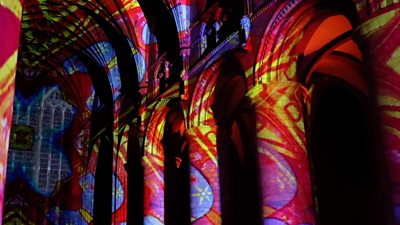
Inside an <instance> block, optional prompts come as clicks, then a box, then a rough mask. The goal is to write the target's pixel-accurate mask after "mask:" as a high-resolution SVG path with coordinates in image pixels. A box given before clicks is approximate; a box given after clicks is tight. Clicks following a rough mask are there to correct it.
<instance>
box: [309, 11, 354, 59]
mask: <svg viewBox="0 0 400 225" xmlns="http://www.w3.org/2000/svg"><path fill="white" fill-rule="evenodd" d="M351 29H352V26H351V24H350V22H349V21H348V19H347V18H346V17H344V16H343V15H337V16H332V17H329V18H328V19H326V20H325V21H323V22H322V23H321V24H320V26H319V27H318V28H317V29H316V31H315V33H314V34H313V36H312V37H311V39H310V41H309V42H308V44H307V46H306V48H305V49H304V55H309V54H311V53H313V52H315V51H317V50H318V49H320V48H322V47H323V46H324V45H326V44H327V43H329V42H330V41H332V40H333V39H335V38H336V37H338V36H339V35H341V34H343V33H345V32H347V31H349V30H351Z"/></svg>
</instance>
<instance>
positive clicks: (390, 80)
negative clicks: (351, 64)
mask: <svg viewBox="0 0 400 225" xmlns="http://www.w3.org/2000/svg"><path fill="white" fill-rule="evenodd" d="M399 24H400V6H399V5H394V7H393V8H392V10H387V11H385V12H382V13H381V14H378V15H376V16H374V17H372V18H370V19H368V20H367V21H365V22H364V23H362V24H361V26H360V29H359V34H360V36H361V37H362V39H363V40H362V41H361V42H362V44H365V45H366V47H367V49H368V51H366V52H367V54H368V55H367V58H368V59H370V60H371V62H373V63H371V64H370V68H371V70H372V71H371V74H372V75H373V78H374V82H375V91H376V94H377V103H378V113H379V116H380V120H381V121H380V122H381V126H382V129H381V131H382V138H383V140H382V141H383V148H384V151H385V156H386V160H387V171H388V176H389V180H390V184H391V186H392V187H391V191H392V193H391V194H392V203H393V207H394V215H395V220H396V223H400V176H399V174H398V171H400V157H399V156H400V89H399V88H398V84H399V83H400V47H399V43H400V28H399Z"/></svg>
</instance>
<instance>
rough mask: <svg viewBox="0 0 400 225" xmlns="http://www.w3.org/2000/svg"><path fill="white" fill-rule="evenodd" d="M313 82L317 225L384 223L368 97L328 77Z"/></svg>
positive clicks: (312, 140)
mask: <svg viewBox="0 0 400 225" xmlns="http://www.w3.org/2000/svg"><path fill="white" fill-rule="evenodd" d="M313 84H314V85H315V87H314V90H313V94H312V102H311V113H310V118H309V119H310V136H309V141H310V142H309V146H310V154H311V155H310V156H311V158H312V165H313V170H314V171H313V172H314V185H315V195H316V199H317V211H318V214H319V224H320V225H337V224H340V225H379V224H382V225H383V224H387V223H386V222H385V217H384V216H383V215H384V214H383V212H384V211H383V209H384V207H383V206H384V205H383V194H382V193H381V192H380V191H379V181H378V179H379V178H378V177H377V176H376V174H379V168H378V167H377V162H376V161H377V160H376V157H375V154H376V153H375V148H374V146H375V139H376V137H374V132H373V124H374V123H373V122H372V121H373V120H374V119H375V118H372V117H371V115H372V114H371V112H370V110H369V107H368V98H367V97H366V96H365V95H362V94H361V92H359V91H357V90H356V89H355V88H354V87H351V86H350V85H349V84H347V83H345V82H343V81H341V80H339V79H337V78H334V77H331V76H319V77H318V78H317V79H314V80H313Z"/></svg>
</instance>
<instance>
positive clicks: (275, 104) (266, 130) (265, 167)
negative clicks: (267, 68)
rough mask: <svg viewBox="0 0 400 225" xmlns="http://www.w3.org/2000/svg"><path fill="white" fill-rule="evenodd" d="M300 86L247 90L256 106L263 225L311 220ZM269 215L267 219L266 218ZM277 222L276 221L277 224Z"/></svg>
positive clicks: (272, 85)
mask: <svg viewBox="0 0 400 225" xmlns="http://www.w3.org/2000/svg"><path fill="white" fill-rule="evenodd" d="M303 94H304V91H303V89H302V88H301V85H300V84H298V83H296V82H289V81H288V82H276V83H267V84H260V85H258V86H255V87H254V88H252V89H251V90H250V91H249V97H250V98H251V99H252V101H253V103H254V106H255V108H256V116H257V139H258V141H257V143H258V152H259V153H258V156H259V162H260V164H259V165H260V174H261V175H260V176H261V178H260V180H261V181H262V183H261V188H262V196H263V200H262V203H263V216H264V218H266V220H265V221H270V222H266V223H264V224H274V223H273V222H271V221H274V219H273V218H283V221H282V223H283V222H284V223H287V224H288V225H297V224H301V223H310V224H313V223H314V221H313V220H314V219H313V209H312V196H311V185H310V175H309V174H310V173H309V168H308V158H307V153H306V148H305V147H306V146H305V133H304V123H303V115H302V113H303V111H302V104H301V101H302V95H303ZM269 218H270V219H269ZM278 224H279V223H278Z"/></svg>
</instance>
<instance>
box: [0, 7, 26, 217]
mask: <svg viewBox="0 0 400 225" xmlns="http://www.w3.org/2000/svg"><path fill="white" fill-rule="evenodd" d="M22 3H23V1H20V0H1V1H0V20H1V21H2V33H1V34H0V49H1V50H0V87H1V88H0V101H1V102H2V106H1V107H0V122H1V123H0V138H1V139H2V140H3V141H2V142H1V144H0V221H2V219H3V201H4V185H5V182H6V168H7V151H8V144H9V141H8V140H9V137H10V129H11V118H12V110H13V97H14V82H15V72H16V64H17V55H18V43H19V42H18V41H19V33H20V24H21V15H22Z"/></svg>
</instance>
